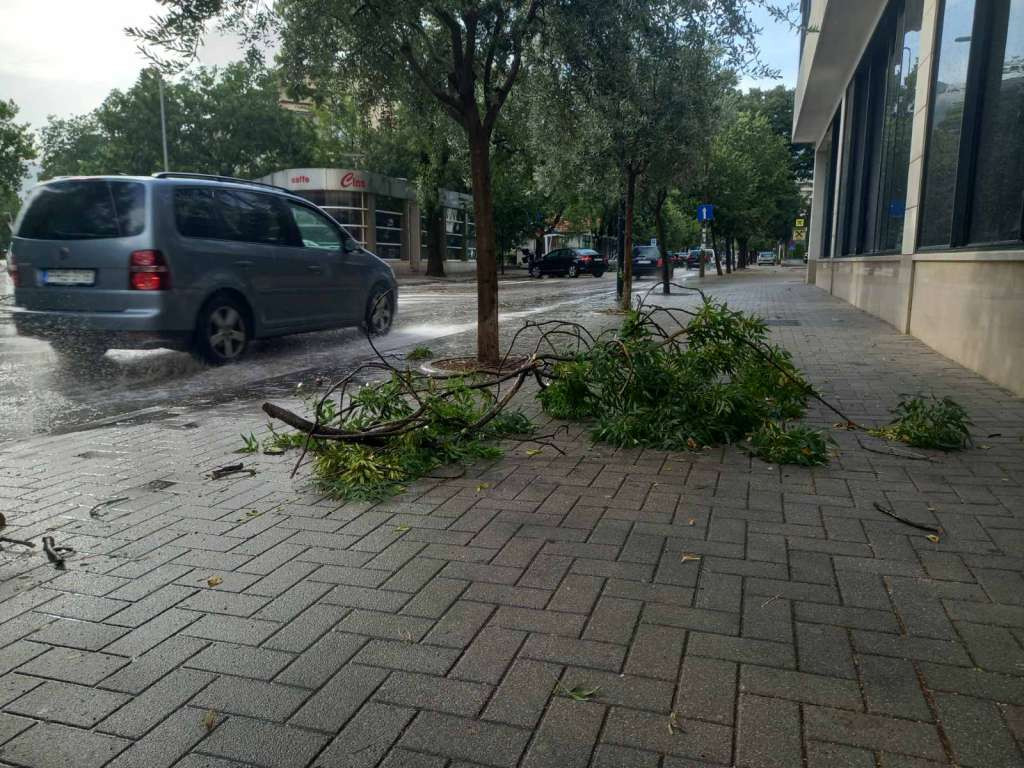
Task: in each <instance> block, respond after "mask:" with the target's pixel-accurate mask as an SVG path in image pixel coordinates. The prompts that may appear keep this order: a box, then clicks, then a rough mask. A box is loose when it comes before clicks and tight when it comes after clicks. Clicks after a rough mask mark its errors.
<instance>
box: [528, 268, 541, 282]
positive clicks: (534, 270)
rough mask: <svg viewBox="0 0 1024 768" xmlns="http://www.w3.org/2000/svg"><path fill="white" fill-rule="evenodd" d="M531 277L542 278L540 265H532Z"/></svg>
mask: <svg viewBox="0 0 1024 768" xmlns="http://www.w3.org/2000/svg"><path fill="white" fill-rule="evenodd" d="M530 277H535V278H537V279H538V280H539V279H540V267H530Z"/></svg>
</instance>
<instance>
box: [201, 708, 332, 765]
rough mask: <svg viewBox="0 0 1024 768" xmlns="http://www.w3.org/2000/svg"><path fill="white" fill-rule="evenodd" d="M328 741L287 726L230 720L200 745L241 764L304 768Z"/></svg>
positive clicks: (232, 718)
mask: <svg viewBox="0 0 1024 768" xmlns="http://www.w3.org/2000/svg"><path fill="white" fill-rule="evenodd" d="M327 741H328V737H327V736H324V735H321V734H315V733H310V732H309V731H304V730H302V729H299V728H292V727H290V726H287V725H277V724H274V723H268V722H266V721H263V720H252V719H250V718H245V717H229V718H228V719H227V720H225V721H224V722H223V723H222V724H220V725H218V726H217V728H216V730H214V732H213V733H211V734H210V735H209V736H208V737H207V738H206V739H205V740H204V741H203V744H202V750H203V751H204V752H209V753H211V754H214V755H219V756H222V757H227V758H230V759H232V760H237V761H238V762H241V763H255V764H257V765H272V766H274V767H275V768H277V767H278V766H280V768H305V766H306V765H308V764H309V762H310V761H311V760H312V759H313V757H314V756H315V755H316V754H317V753H318V752H319V751H320V750H321V749H322V748H323V746H324V745H325V744H326V743H327Z"/></svg>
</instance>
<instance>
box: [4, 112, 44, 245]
mask: <svg viewBox="0 0 1024 768" xmlns="http://www.w3.org/2000/svg"><path fill="white" fill-rule="evenodd" d="M17 117H18V106H17V104H15V103H14V102H13V101H0V253H2V252H4V251H5V250H6V249H7V245H8V243H10V241H11V234H12V233H11V224H12V222H13V221H14V217H15V216H16V215H17V213H18V207H19V205H20V199H19V192H20V191H21V185H22V183H24V181H25V175H26V174H27V173H28V164H29V161H30V160H32V159H34V158H35V156H36V148H35V142H34V141H33V140H32V133H31V131H30V130H29V127H28V125H26V124H22V123H18V122H16V120H17Z"/></svg>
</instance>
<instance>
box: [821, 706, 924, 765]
mask: <svg viewBox="0 0 1024 768" xmlns="http://www.w3.org/2000/svg"><path fill="white" fill-rule="evenodd" d="M804 728H805V731H806V734H807V737H808V738H811V739H818V740H820V741H835V742H839V743H841V744H849V745H850V746H854V747H863V748H865V749H873V750H879V751H887V752H896V751H899V752H902V753H903V754H907V755H912V756H916V757H924V758H927V759H929V760H943V759H944V753H943V750H942V743H941V742H940V741H939V734H938V732H937V731H936V729H935V726H933V725H928V724H926V723H914V722H910V721H908V720H899V719H896V718H892V717H882V716H880V715H864V714H860V713H857V712H849V711H847V710H843V709H826V708H825V707H815V706H810V705H807V706H805V707H804Z"/></svg>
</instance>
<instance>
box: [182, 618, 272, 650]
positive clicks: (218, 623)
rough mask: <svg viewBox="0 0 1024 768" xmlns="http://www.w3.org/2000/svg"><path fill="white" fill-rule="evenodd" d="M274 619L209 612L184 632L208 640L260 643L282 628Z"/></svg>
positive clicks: (248, 643)
mask: <svg viewBox="0 0 1024 768" xmlns="http://www.w3.org/2000/svg"><path fill="white" fill-rule="evenodd" d="M280 627H281V625H280V624H278V623H276V622H273V621H259V620H257V619H243V618H239V617H238V616H218V615H214V614H207V615H205V616H203V617H202V618H201V619H199V621H197V622H195V623H193V624H190V625H189V626H187V627H186V628H185V629H183V630H182V634H185V635H190V636H192V637H202V638H204V639H206V640H223V641H225V642H233V643H241V644H242V645H260V644H261V643H262V642H263V641H264V640H266V639H267V638H268V637H270V636H271V635H272V634H274V633H275V632H277V630H278V629H280Z"/></svg>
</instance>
